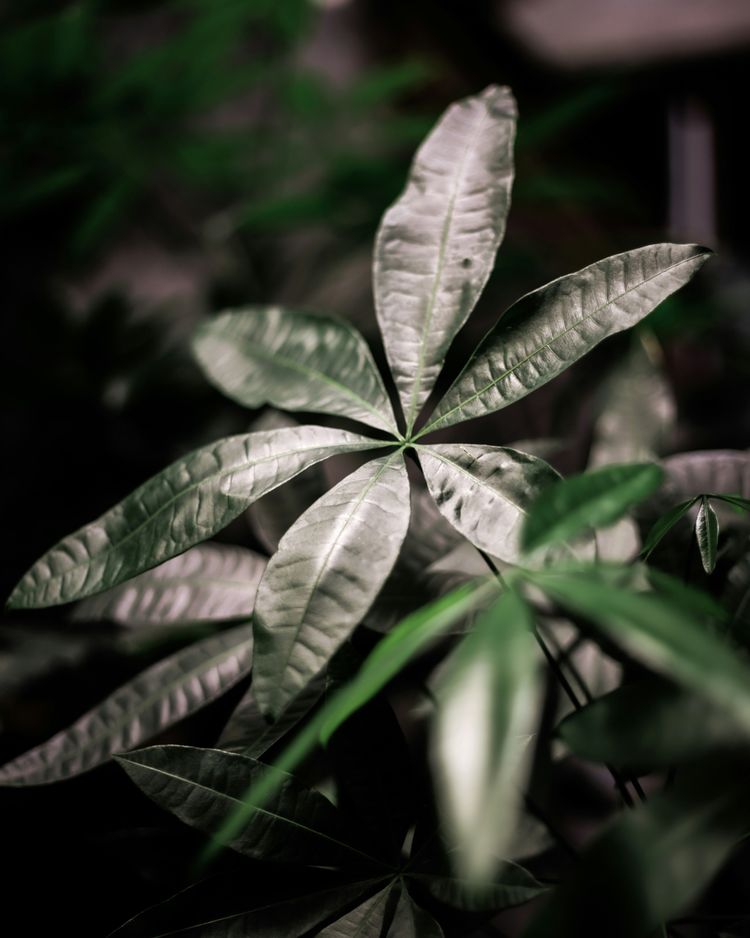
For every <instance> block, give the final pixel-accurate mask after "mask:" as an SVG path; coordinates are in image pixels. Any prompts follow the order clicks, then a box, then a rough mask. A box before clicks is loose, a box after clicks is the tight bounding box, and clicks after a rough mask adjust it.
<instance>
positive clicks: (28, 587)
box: [8, 426, 383, 608]
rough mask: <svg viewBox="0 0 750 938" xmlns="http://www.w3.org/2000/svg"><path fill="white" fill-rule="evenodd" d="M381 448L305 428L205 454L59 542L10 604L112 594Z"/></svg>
mask: <svg viewBox="0 0 750 938" xmlns="http://www.w3.org/2000/svg"><path fill="white" fill-rule="evenodd" d="M382 445H383V444H382V443H379V442H378V441H375V440H368V439H367V438H366V437H363V436H359V434H356V433H347V432H345V431H344V430H330V429H327V428H325V427H315V426H308V427H301V428H299V429H293V430H292V429H290V430H283V429H282V430H271V431H268V432H265V433H248V434H244V435H241V436H233V437H227V438H226V439H223V440H219V442H218V443H212V444H211V445H210V446H204V447H203V448H202V449H198V450H195V451H194V452H192V453H190V455H188V456H185V457H184V458H182V459H178V460H177V462H174V463H172V465H171V466H168V467H167V468H166V469H164V470H163V471H162V472H160V473H159V474H158V475H156V476H154V477H153V478H152V479H150V480H149V481H148V482H146V483H145V484H144V485H142V486H141V487H140V488H138V489H136V490H135V491H134V492H133V493H132V494H131V495H128V497H127V498H125V499H124V500H123V501H122V502H120V503H119V505H116V506H115V507H114V508H111V509H110V510H109V511H107V512H106V513H105V514H103V515H102V516H101V518H99V519H97V520H96V521H94V522H92V523H91V524H89V525H86V526H85V527H83V528H81V529H80V530H78V531H76V532H75V533H74V534H70V535H69V536H68V537H66V538H64V539H63V540H62V541H60V543H59V544H57V545H56V546H55V547H53V548H52V549H51V550H49V551H48V552H47V553H46V554H45V555H44V556H43V557H42V558H41V559H40V560H38V561H37V562H36V563H35V564H34V566H33V567H32V568H31V569H30V570H29V571H28V573H27V574H26V575H25V576H24V577H23V578H22V579H21V581H20V582H19V583H18V585H17V586H16V588H15V589H14V590H13V593H12V595H11V597H10V599H9V600H8V605H9V606H11V607H15V608H29V607H34V606H37V607H38V606H54V605H58V604H60V603H66V602H70V601H72V600H74V599H83V598H84V597H85V596H90V595H92V594H93V593H100V592H102V591H103V590H106V589H110V588H111V587H113V586H117V585H118V584H120V583H122V582H123V581H124V580H128V579H130V577H133V576H135V575H136V574H138V573H142V572H143V571H144V570H148V569H149V568H150V567H155V566H156V565H157V564H160V563H163V562H164V561H166V560H169V559H170V558H171V557H174V556H175V555H176V554H181V553H182V552H183V551H185V550H187V549H188V548H189V547H192V546H193V545H194V544H197V543H199V542H200V541H205V540H208V538H210V537H211V536H212V535H213V534H216V532H217V531H220V530H221V529H222V528H224V527H226V525H227V524H229V522H230V521H232V520H233V519H234V518H236V517H237V516H238V515H239V514H241V512H243V511H244V510H245V509H246V508H247V506H248V505H250V504H252V502H254V501H255V499H256V498H260V496H261V495H264V494H265V493H266V492H270V491H271V490H272V489H275V488H276V487H277V486H279V485H281V484H282V483H284V482H286V481H287V480H288V479H291V478H292V477H293V476H295V475H297V473H299V472H302V470H303V469H305V468H307V466H311V465H313V464H314V463H316V462H320V461H321V460H322V459H326V458H327V457H328V456H331V455H333V454H334V453H347V452H349V453H351V452H359V451H362V450H367V449H372V448H374V447H378V446H382Z"/></svg>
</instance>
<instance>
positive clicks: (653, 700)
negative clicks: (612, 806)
mask: <svg viewBox="0 0 750 938" xmlns="http://www.w3.org/2000/svg"><path fill="white" fill-rule="evenodd" d="M558 734H559V736H560V737H561V739H563V741H564V742H565V743H567V745H568V746H570V748H571V749H572V750H573V752H574V753H576V755H578V756H581V757H582V758H584V759H589V760H591V761H592V762H601V763H604V764H606V763H610V764H612V765H628V766H636V767H639V766H645V767H649V768H651V767H653V768H660V767H666V766H669V765H673V764H675V763H678V762H684V761H686V760H690V759H697V758H701V757H703V756H706V755H708V754H709V753H711V752H714V751H716V750H717V749H733V748H738V747H748V746H750V735H749V734H748V731H747V729H746V728H745V729H743V728H742V727H741V726H738V725H737V724H735V723H734V722H733V721H732V720H731V719H727V713H726V711H725V710H724V709H723V708H720V707H715V706H712V705H711V704H710V703H709V702H708V701H706V699H705V697H702V696H699V695H697V694H694V693H689V692H687V691H684V690H681V689H680V688H676V687H672V686H670V685H668V684H662V683H658V684H657V683H654V682H649V683H645V682H640V683H638V684H628V685H626V686H624V687H618V688H617V690H614V691H612V692H611V693H609V694H606V695H605V696H604V697H600V698H599V699H598V700H595V701H594V702H593V703H591V704H589V705H588V706H586V707H584V708H583V709H582V710H578V711H576V712H575V713H572V714H571V715H570V716H569V717H567V718H566V719H565V720H563V721H562V723H561V724H560V726H559V727H558Z"/></svg>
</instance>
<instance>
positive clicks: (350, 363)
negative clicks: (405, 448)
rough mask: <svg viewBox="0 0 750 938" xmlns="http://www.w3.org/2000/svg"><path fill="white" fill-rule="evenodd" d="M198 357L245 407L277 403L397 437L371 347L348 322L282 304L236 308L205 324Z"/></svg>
mask: <svg viewBox="0 0 750 938" xmlns="http://www.w3.org/2000/svg"><path fill="white" fill-rule="evenodd" d="M193 352H194V354H195V357H196V359H197V361H198V363H199V364H200V366H201V368H202V369H203V372H204V374H205V375H206V377H207V378H208V379H209V381H211V383H212V384H214V385H215V386H216V387H217V388H218V389H219V390H220V391H222V392H223V393H224V394H226V395H227V396H228V397H231V398H232V399H233V400H235V401H238V402H239V403H240V404H244V405H245V406H246V407H262V406H263V405H264V404H273V406H274V407H279V408H281V409H282V410H305V411H314V412H316V413H323V414H333V415H335V416H338V417H350V418H351V419H352V420H360V421H362V422H363V423H366V424H368V425H370V426H372V427H378V428H379V429H381V430H387V431H389V432H391V433H397V432H398V431H397V429H396V421H395V418H394V416H393V409H392V408H391V403H390V400H389V399H388V394H387V393H386V390H385V387H384V385H383V379H382V378H381V377H380V372H379V371H378V369H377V366H376V365H375V362H374V361H373V358H372V355H371V353H370V350H369V348H368V347H367V344H366V342H365V340H364V339H363V338H362V336H361V335H360V334H359V333H358V332H357V330H356V329H354V328H353V327H352V326H351V325H349V323H346V322H344V321H342V320H339V319H334V318H333V317H330V316H317V315H313V314H311V313H301V312H298V311H296V310H290V309H283V308H282V307H280V306H250V307H246V308H244V309H239V310H231V311H229V312H226V313H224V314H223V315H221V316H218V317H217V318H216V319H213V320H211V321H210V322H208V323H206V324H205V325H203V326H201V327H200V329H199V330H198V331H197V333H196V336H195V338H194V340H193Z"/></svg>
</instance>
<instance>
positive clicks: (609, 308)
mask: <svg viewBox="0 0 750 938" xmlns="http://www.w3.org/2000/svg"><path fill="white" fill-rule="evenodd" d="M709 255H710V252H709V251H708V250H707V249H706V248H702V247H698V246H697V245H693V244H686V245H682V244H654V245H649V246H648V247H643V248H638V249H637V250H635V251H628V252H626V253H624V254H616V255H614V256H613V257H608V258H606V259H605V260H601V261H597V263H595V264H592V265H591V266H590V267H586V268H584V269H583V270H580V271H578V272H577V273H574V274H568V275H567V276H565V277H560V278H559V279H558V280H553V281H552V283H549V284H547V285H546V286H544V287H541V288H540V289H539V290H535V291H534V292H533V293H528V294H527V295H526V296H524V297H522V298H521V299H520V300H518V302H517V303H515V304H514V305H513V306H511V308H510V309H509V310H508V311H507V312H506V313H505V314H504V315H503V316H502V317H501V319H500V320H499V322H498V323H497V325H496V326H494V327H493V329H491V330H490V332H489V333H488V334H487V336H486V337H485V338H484V339H483V340H482V342H481V343H480V344H479V346H478V348H477V349H476V351H475V352H474V354H473V355H472V357H471V359H470V360H469V362H468V364H467V365H466V367H465V368H464V370H463V371H462V372H461V374H460V375H459V376H458V378H457V379H456V380H455V381H454V382H453V384H452V385H451V387H450V389H449V390H448V392H447V393H446V395H445V397H444V398H443V399H442V400H441V401H440V403H439V405H438V407H437V408H436V410H435V413H434V414H433V416H432V417H431V418H430V420H429V422H428V424H427V426H426V427H425V428H424V430H423V431H422V432H423V433H428V432H430V431H431V430H437V429H438V428H440V427H448V426H451V425H452V424H455V423H461V422H462V421H464V420H469V419H471V418H473V417H482V416H484V415H485V414H489V413H492V412H493V411H496V410H500V409H501V408H502V407H506V406H507V405H508V404H511V403H513V401H517V400H519V399H520V398H522V397H525V396H526V395H527V394H528V393H529V392H530V391H533V390H534V389H535V388H538V387H540V386H541V385H543V384H546V382H547V381H550V380H551V379H552V378H554V377H555V376H556V375H558V374H560V373H561V372H562V371H564V370H565V369H566V368H567V367H568V366H569V365H572V364H573V362H575V361H577V360H578V359H579V358H581V357H582V356H583V355H585V354H586V353H587V352H588V351H590V350H591V349H592V348H594V346H596V345H598V344H599V342H601V341H602V339H606V338H607V337H608V336H610V335H613V334H614V333H616V332H621V331H622V330H623V329H628V328H629V327H630V326H634V325H635V324H636V323H637V322H640V320H641V319H643V317H644V316H646V315H647V314H648V313H650V312H651V310H652V309H654V307H655V306H658V304H659V303H661V302H662V300H665V299H666V298H667V297H668V296H669V295H670V294H672V293H674V291H675V290H678V289H679V288H680V287H681V286H684V284H685V283H687V282H688V281H689V280H690V279H691V278H692V276H693V275H694V274H695V273H696V271H697V270H698V269H699V268H700V267H701V266H702V265H703V264H704V262H705V261H706V259H707V258H708V257H709Z"/></svg>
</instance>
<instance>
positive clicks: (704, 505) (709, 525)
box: [695, 495, 719, 573]
mask: <svg viewBox="0 0 750 938" xmlns="http://www.w3.org/2000/svg"><path fill="white" fill-rule="evenodd" d="M695 537H696V539H697V541H698V550H699V551H700V554H701V563H702V564H703V569H704V570H705V571H706V573H713V572H714V568H715V567H716V552H717V550H718V547H719V519H718V518H717V517H716V512H715V511H714V510H713V508H712V507H711V502H710V501H709V500H708V497H707V496H706V495H704V496H703V497H702V498H701V505H700V508H699V509H698V517H697V518H696V519H695Z"/></svg>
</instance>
